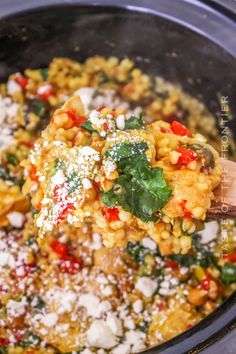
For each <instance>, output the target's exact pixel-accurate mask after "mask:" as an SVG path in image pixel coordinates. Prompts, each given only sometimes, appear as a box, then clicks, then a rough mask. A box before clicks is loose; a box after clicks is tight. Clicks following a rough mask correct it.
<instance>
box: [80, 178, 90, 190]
mask: <svg viewBox="0 0 236 354" xmlns="http://www.w3.org/2000/svg"><path fill="white" fill-rule="evenodd" d="M82 184H83V187H84V189H90V188H92V183H91V182H90V180H89V179H88V178H83V179H82Z"/></svg>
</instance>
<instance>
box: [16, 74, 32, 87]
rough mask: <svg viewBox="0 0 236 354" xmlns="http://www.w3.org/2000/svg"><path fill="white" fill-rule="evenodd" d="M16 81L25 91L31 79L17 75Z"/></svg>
mask: <svg viewBox="0 0 236 354" xmlns="http://www.w3.org/2000/svg"><path fill="white" fill-rule="evenodd" d="M15 81H16V82H17V83H18V85H20V87H21V88H22V90H24V89H25V88H26V86H27V85H28V82H29V79H28V78H27V77H25V76H24V75H22V74H21V73H16V75H15Z"/></svg>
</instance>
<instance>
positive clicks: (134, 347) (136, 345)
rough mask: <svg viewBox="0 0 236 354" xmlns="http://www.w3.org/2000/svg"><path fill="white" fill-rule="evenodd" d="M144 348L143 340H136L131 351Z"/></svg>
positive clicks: (138, 350)
mask: <svg viewBox="0 0 236 354" xmlns="http://www.w3.org/2000/svg"><path fill="white" fill-rule="evenodd" d="M145 348H146V346H145V344H144V342H143V340H138V341H137V342H136V343H135V344H134V345H133V347H132V353H139V352H142V351H143V350H144V349H145Z"/></svg>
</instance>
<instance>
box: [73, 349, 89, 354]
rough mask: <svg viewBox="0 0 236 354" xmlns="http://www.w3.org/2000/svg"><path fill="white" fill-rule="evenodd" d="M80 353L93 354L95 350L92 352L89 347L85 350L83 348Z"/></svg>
mask: <svg viewBox="0 0 236 354" xmlns="http://www.w3.org/2000/svg"><path fill="white" fill-rule="evenodd" d="M72 354H73V352H72ZM80 354H93V352H91V350H89V349H84V350H82V352H80Z"/></svg>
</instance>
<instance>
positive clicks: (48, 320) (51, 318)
mask: <svg viewBox="0 0 236 354" xmlns="http://www.w3.org/2000/svg"><path fill="white" fill-rule="evenodd" d="M57 320H58V315H57V314H56V313H53V312H52V313H48V314H47V315H45V316H43V317H42V319H41V322H42V324H44V326H46V327H53V326H54V325H55V324H56V323H57Z"/></svg>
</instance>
